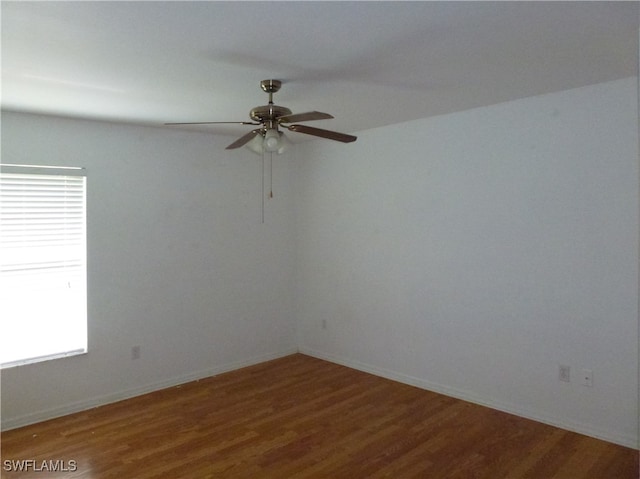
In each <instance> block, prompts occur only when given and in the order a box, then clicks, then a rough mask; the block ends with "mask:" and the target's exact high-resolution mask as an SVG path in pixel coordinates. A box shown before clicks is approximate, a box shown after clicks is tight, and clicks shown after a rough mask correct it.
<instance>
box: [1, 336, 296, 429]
mask: <svg viewBox="0 0 640 479" xmlns="http://www.w3.org/2000/svg"><path fill="white" fill-rule="evenodd" d="M297 352H298V349H297V348H291V349H287V350H284V351H278V352H275V353H270V354H265V355H262V356H254V357H251V358H248V359H244V360H242V361H236V362H232V363H227V364H222V365H220V366H217V367H214V368H211V369H206V370H202V371H197V372H194V373H189V374H185V375H182V376H178V377H173V378H169V379H166V380H163V381H159V382H155V383H152V384H146V385H144V386H140V387H136V388H133V389H126V390H124V391H118V392H115V393H110V394H105V395H102V396H97V397H93V398H90V399H87V400H83V401H78V402H75V403H71V404H66V405H64V406H61V407H55V408H51V409H46V410H43V411H37V412H34V413H29V414H26V415H23V416H19V417H14V418H8V419H5V418H2V425H1V428H0V429H1V430H2V431H8V430H10V429H16V428H18V427H23V426H28V425H30V424H35V423H38V422H42V421H47V420H49V419H54V418H57V417H61V416H66V415H68V414H73V413H76V412H80V411H86V410H87V409H92V408H94V407H98V406H104V405H105V404H110V403H114V402H117V401H122V400H123V399H129V398H132V397H135V396H140V395H142V394H147V393H150V392H153V391H158V390H160V389H166V388H170V387H173V386H178V385H180V384H185V383H188V382H191V381H196V380H198V379H203V378H208V377H211V376H216V375H218V374H222V373H226V372H229V371H234V370H236V369H240V368H244V367H247V366H252V365H254V364H259V363H263V362H265V361H270V360H272V359H278V358H281V357H284V356H288V355H290V354H295V353H297Z"/></svg>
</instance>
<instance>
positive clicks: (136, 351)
mask: <svg viewBox="0 0 640 479" xmlns="http://www.w3.org/2000/svg"><path fill="white" fill-rule="evenodd" d="M131 359H140V346H133V347H132V348H131Z"/></svg>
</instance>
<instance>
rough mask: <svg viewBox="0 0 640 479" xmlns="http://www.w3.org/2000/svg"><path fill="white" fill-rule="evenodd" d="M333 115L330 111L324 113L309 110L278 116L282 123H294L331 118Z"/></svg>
mask: <svg viewBox="0 0 640 479" xmlns="http://www.w3.org/2000/svg"><path fill="white" fill-rule="evenodd" d="M331 118H333V116H331V115H329V113H322V112H320V111H307V112H305V113H294V114H293V115H285V116H281V117H280V118H278V122H280V123H294V122H297V121H312V120H330V119H331Z"/></svg>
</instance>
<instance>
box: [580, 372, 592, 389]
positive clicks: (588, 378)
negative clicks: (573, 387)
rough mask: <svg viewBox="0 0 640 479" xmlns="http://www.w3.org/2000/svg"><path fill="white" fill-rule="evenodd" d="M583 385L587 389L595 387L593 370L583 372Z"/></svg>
mask: <svg viewBox="0 0 640 479" xmlns="http://www.w3.org/2000/svg"><path fill="white" fill-rule="evenodd" d="M582 385H583V386H587V387H592V386H593V371H592V370H591V369H583V370H582Z"/></svg>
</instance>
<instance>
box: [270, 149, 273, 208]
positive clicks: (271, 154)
mask: <svg viewBox="0 0 640 479" xmlns="http://www.w3.org/2000/svg"><path fill="white" fill-rule="evenodd" d="M269 198H273V152H270V158H269Z"/></svg>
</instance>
